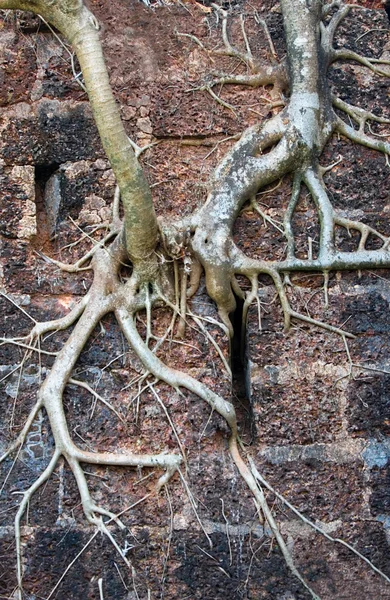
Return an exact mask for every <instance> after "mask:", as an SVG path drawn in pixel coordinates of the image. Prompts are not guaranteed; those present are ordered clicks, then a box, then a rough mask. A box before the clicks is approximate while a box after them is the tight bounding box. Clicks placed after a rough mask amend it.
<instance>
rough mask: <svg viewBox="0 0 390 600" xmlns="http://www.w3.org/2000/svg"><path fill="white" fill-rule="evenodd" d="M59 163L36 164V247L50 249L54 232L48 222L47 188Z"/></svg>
mask: <svg viewBox="0 0 390 600" xmlns="http://www.w3.org/2000/svg"><path fill="white" fill-rule="evenodd" d="M59 166H60V165H59V164H57V163H51V164H47V165H36V166H35V205H36V219H37V235H36V238H35V240H34V246H35V248H37V249H39V250H43V249H45V248H46V249H48V247H50V246H51V237H52V232H51V228H50V225H49V222H48V216H47V215H48V211H47V206H46V204H45V188H46V184H47V182H48V181H49V179H50V177H51V176H52V175H53V174H54V173H55V172H56V171H58V169H59Z"/></svg>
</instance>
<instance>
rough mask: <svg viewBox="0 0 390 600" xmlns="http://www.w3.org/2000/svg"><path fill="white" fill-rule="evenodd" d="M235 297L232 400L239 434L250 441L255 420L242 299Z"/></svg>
mask: <svg viewBox="0 0 390 600" xmlns="http://www.w3.org/2000/svg"><path fill="white" fill-rule="evenodd" d="M235 298H236V310H235V311H234V313H232V314H231V315H230V320H231V323H232V325H233V338H232V339H231V342H230V366H231V369H232V400H233V404H234V408H235V410H236V413H237V421H238V425H239V430H240V435H241V437H243V438H245V440H244V441H245V442H246V443H250V442H251V441H252V440H253V438H254V437H255V433H256V431H255V422H254V417H253V410H252V404H251V401H250V394H249V390H248V381H247V356H246V324H244V323H243V308H244V300H243V299H242V298H239V297H238V296H236V297H235Z"/></svg>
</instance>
